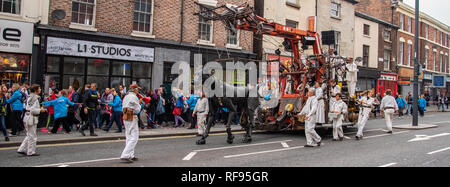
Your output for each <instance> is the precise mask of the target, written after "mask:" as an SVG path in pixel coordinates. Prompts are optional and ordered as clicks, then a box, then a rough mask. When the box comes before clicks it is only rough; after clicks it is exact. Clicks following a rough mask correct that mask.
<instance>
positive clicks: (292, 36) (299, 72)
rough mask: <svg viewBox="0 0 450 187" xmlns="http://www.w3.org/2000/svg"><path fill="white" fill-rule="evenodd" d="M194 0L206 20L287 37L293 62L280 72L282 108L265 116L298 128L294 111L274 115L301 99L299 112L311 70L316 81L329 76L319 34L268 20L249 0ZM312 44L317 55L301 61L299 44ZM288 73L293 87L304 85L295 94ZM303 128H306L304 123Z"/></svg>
mask: <svg viewBox="0 0 450 187" xmlns="http://www.w3.org/2000/svg"><path fill="white" fill-rule="evenodd" d="M195 3H196V4H198V5H199V7H200V11H199V12H198V13H196V14H195V15H199V16H201V17H203V18H205V19H207V20H213V21H222V22H223V23H224V24H225V26H226V27H227V29H228V30H230V31H231V32H233V33H236V30H237V29H239V30H246V31H252V32H254V33H257V34H259V35H270V36H276V37H281V38H284V39H285V42H283V45H284V46H285V47H286V46H289V47H291V49H292V53H293V65H292V67H291V68H284V69H286V70H288V71H286V72H282V73H281V74H280V81H279V82H280V88H282V89H281V93H282V94H281V100H280V106H279V111H276V113H277V114H275V115H268V116H264V117H263V118H264V120H265V123H266V124H267V120H269V121H271V123H272V124H274V123H280V120H281V121H283V122H287V123H289V124H290V125H289V127H291V128H292V129H299V128H294V127H295V126H299V125H296V122H297V121H301V120H295V116H294V115H291V117H290V118H283V119H278V120H277V122H275V120H274V119H276V118H280V116H281V115H282V113H283V111H284V108H285V105H286V104H288V103H292V104H293V103H295V102H297V104H298V103H300V104H299V105H297V106H298V107H294V108H295V109H294V111H296V112H297V113H298V112H300V110H301V106H302V104H303V102H304V101H306V93H305V86H306V84H307V83H308V82H307V78H308V76H307V75H308V74H309V75H313V76H309V77H314V79H313V80H314V81H323V80H327V79H328V74H329V69H330V68H328V67H331V66H329V63H326V60H327V59H329V56H326V55H323V54H322V49H321V46H320V41H319V34H318V33H316V32H312V31H305V30H300V29H296V28H292V27H288V26H285V25H281V24H278V23H275V22H269V21H268V19H266V18H262V17H260V16H258V15H256V14H255V13H254V10H253V8H252V7H251V6H250V5H249V4H248V3H247V2H244V3H242V4H241V5H239V6H227V5H223V6H219V7H214V8H209V7H207V6H204V5H202V4H199V3H197V2H195ZM300 44H301V46H300ZM309 46H313V53H314V55H311V56H308V57H307V58H306V59H307V62H306V63H302V62H301V54H300V48H301V49H303V50H306V49H308V48H309ZM282 68H283V67H282ZM288 75H290V76H292V78H293V80H295V81H294V82H295V84H294V88H297V87H298V86H299V85H302V86H301V87H300V88H299V89H298V90H296V91H295V92H294V93H292V94H286V93H285V91H284V88H285V85H286V78H287V76H288ZM283 101H285V102H283ZM294 106H295V104H294ZM326 106H327V104H326ZM327 108H328V107H326V109H325V113H327ZM283 115H284V114H283ZM301 126H302V125H301ZM301 128H303V126H302V127H301Z"/></svg>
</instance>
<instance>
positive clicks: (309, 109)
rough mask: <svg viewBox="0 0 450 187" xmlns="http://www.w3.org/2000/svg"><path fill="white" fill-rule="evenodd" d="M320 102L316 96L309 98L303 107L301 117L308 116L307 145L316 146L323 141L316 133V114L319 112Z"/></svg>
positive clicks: (306, 122) (306, 123)
mask: <svg viewBox="0 0 450 187" xmlns="http://www.w3.org/2000/svg"><path fill="white" fill-rule="evenodd" d="M317 106H318V101H317V98H316V96H312V97H309V98H308V100H307V101H306V104H305V106H303V109H302V111H301V112H300V114H301V115H306V116H307V117H309V118H308V120H306V121H305V136H306V144H307V145H312V146H316V145H317V143H318V142H320V141H322V139H321V138H320V136H319V135H318V134H317V133H316V130H315V128H316V112H317Z"/></svg>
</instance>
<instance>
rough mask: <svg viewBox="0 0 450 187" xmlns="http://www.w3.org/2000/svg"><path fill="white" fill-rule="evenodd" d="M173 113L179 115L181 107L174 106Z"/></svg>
mask: <svg viewBox="0 0 450 187" xmlns="http://www.w3.org/2000/svg"><path fill="white" fill-rule="evenodd" d="M172 114H173V115H176V116H179V115H181V108H179V107H175V108H174V109H173V112H172Z"/></svg>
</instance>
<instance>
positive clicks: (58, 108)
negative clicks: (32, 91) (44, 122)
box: [42, 90, 75, 134]
mask: <svg viewBox="0 0 450 187" xmlns="http://www.w3.org/2000/svg"><path fill="white" fill-rule="evenodd" d="M58 95H59V97H58V98H57V99H55V100H52V101H47V102H44V103H42V104H43V105H45V106H53V107H54V110H55V114H54V115H55V125H54V126H53V128H52V130H51V131H49V134H50V133H52V134H56V133H57V132H58V128H59V126H60V125H61V123H62V124H63V127H64V130H65V131H66V132H65V134H70V131H71V130H70V127H69V123H68V121H67V105H70V106H74V105H75V104H74V103H72V102H71V101H70V100H69V99H68V98H67V97H66V95H67V92H66V91H64V90H61V91H59V94H58Z"/></svg>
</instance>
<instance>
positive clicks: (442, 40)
mask: <svg viewBox="0 0 450 187" xmlns="http://www.w3.org/2000/svg"><path fill="white" fill-rule="evenodd" d="M440 43H441V45H444V33H442V32H441V42H440Z"/></svg>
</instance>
